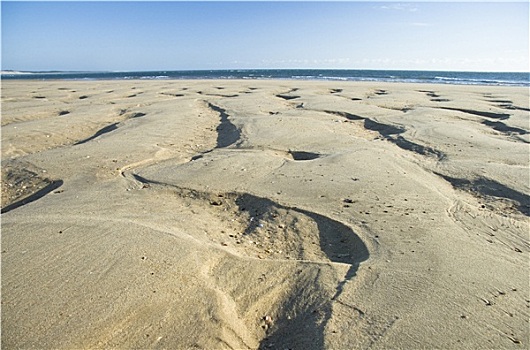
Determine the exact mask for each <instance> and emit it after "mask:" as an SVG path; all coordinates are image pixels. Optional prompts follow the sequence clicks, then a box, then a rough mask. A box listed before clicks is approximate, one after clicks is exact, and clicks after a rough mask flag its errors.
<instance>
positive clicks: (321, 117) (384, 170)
mask: <svg viewBox="0 0 530 350" xmlns="http://www.w3.org/2000/svg"><path fill="white" fill-rule="evenodd" d="M528 107H529V106H528V88H527V87H520V86H517V87H515V86H478V85H450V84H428V83H421V84H420V83H397V82H353V81H302V80H259V79H256V80H246V79H244V80H224V79H220V80H126V81H123V80H120V81H117V80H95V81H73V80H70V81H67V80H55V81H49V80H47V81H38V80H4V81H2V182H3V183H2V208H4V209H6V208H7V209H9V210H5V212H4V209H3V210H2V212H3V213H2V215H1V219H2V250H3V252H2V292H3V296H2V299H3V307H2V321H3V322H2V323H3V324H2V325H3V327H2V342H3V343H4V345H5V346H6V347H13V348H19V347H32V346H38V347H44V348H93V347H119V348H123V347H128V348H131V347H136V348H146V347H168V348H186V347H192V346H195V347H200V348H228V347H232V348H267V347H273V348H284V347H285V348H288V347H293V346H303V347H304V348H307V349H321V348H329V349H333V348H365V347H368V346H371V347H376V348H414V347H418V346H419V345H420V346H421V347H435V348H485V347H486V348H487V347H497V348H513V349H522V348H525V347H527V346H528V344H529V342H530V336H529V333H528V328H527V320H528V317H529V314H528V301H527V300H526V297H527V296H528V293H529V287H528V285H529V278H528V267H527V257H528V253H529V252H530V242H529V240H528V222H529V221H528V220H529V217H528V216H529V214H530V203H529V198H530V197H529V193H530V189H529V186H528V183H529V175H528V144H529V143H530V130H529V127H528V109H529V108H528ZM521 266H525V268H521ZM27 329H32V332H27V331H26V330H27ZM492 329H496V331H494V332H493V331H492Z"/></svg>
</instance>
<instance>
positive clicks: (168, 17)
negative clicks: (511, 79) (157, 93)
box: [1, 1, 530, 72]
mask: <svg viewBox="0 0 530 350" xmlns="http://www.w3.org/2000/svg"><path fill="white" fill-rule="evenodd" d="M1 20H2V24H1V37H2V55H1V59H2V61H1V66H2V69H3V70H28V71H46V70H63V71H149V70H152V71H154V70H196V69H208V70H209V69H260V68H317V69H323V68H330V69H398V70H399V69H403V70H449V71H454V70H457V71H494V72H503V71H516V72H521V71H525V72H528V71H529V70H530V69H529V68H530V63H529V4H528V2H527V1H519V2H512V3H508V2H470V3H467V2H466V3H458V2H395V1H394V2H367V1H362V2H353V1H350V2H344V1H343V2H314V1H313V2H300V1H296V2H282V1H280V2H278V1H275V2H270V1H269V2H254V1H252V2H222V1H215V2H198V1H180V2H170V1H164V2H139V1H136V2H123V1H120V2H107V1H98V2H76V1H69V2H45V1H39V2H19V1H17V2H9V1H2V2H1Z"/></svg>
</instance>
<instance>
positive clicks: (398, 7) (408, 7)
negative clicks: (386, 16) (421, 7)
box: [378, 3, 418, 12]
mask: <svg viewBox="0 0 530 350" xmlns="http://www.w3.org/2000/svg"><path fill="white" fill-rule="evenodd" d="M378 8H379V9H381V10H392V11H407V12H416V11H418V8H417V7H416V6H414V5H412V4H400V3H396V4H387V5H382V6H379V7H378Z"/></svg>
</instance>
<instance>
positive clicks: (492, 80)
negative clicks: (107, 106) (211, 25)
mask: <svg viewBox="0 0 530 350" xmlns="http://www.w3.org/2000/svg"><path fill="white" fill-rule="evenodd" d="M1 79H2V80H11V79H17V80H22V79H37V80H129V79H146V80H164V79H166V80H175V79H285V80H321V81H373V82H401V83H434V84H458V85H502V86H530V73H521V72H518V73H507V72H501V73H495V72H449V71H414V70H359V69H355V70H351V69H229V70H165V71H139V72H130V71H123V72H115V71H114V72H62V71H53V72H15V71H2V74H1Z"/></svg>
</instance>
